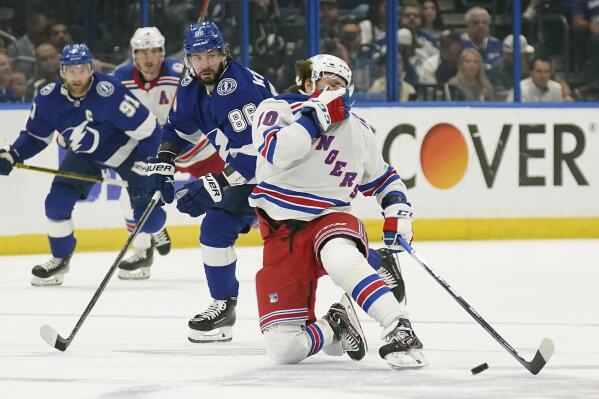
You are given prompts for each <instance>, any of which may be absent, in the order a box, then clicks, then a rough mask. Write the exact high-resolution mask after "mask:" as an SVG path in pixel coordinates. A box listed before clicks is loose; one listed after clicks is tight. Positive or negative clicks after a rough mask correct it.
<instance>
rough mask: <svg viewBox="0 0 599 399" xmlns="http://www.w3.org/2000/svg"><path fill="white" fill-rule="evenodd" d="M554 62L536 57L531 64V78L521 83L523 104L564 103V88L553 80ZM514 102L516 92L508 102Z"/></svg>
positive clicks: (509, 97) (509, 96) (543, 57)
mask: <svg viewBox="0 0 599 399" xmlns="http://www.w3.org/2000/svg"><path fill="white" fill-rule="evenodd" d="M551 69H552V62H551V59H550V58H547V57H545V56H536V57H535V58H534V59H533V60H532V62H531V64H530V77H528V78H526V79H524V80H523V81H521V82H520V93H521V98H522V102H562V101H563V92H562V86H561V85H560V84H559V83H557V82H555V81H553V80H551V73H552V71H551ZM513 100H514V90H513V89H512V90H511V91H510V94H509V95H508V101H513Z"/></svg>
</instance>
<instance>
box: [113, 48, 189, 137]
mask: <svg viewBox="0 0 599 399" xmlns="http://www.w3.org/2000/svg"><path fill="white" fill-rule="evenodd" d="M182 71H183V64H182V63H181V62H180V61H179V60H177V59H176V58H170V57H167V58H165V59H164V62H163V63H162V69H161V71H160V75H159V76H158V77H157V78H156V79H154V80H152V81H151V82H146V81H145V80H144V79H143V77H142V75H141V73H140V72H139V69H137V67H136V66H135V65H133V64H127V65H124V66H122V67H120V68H118V69H117V70H116V71H114V76H115V77H116V78H117V79H118V80H120V81H121V83H122V85H123V86H125V87H126V88H127V89H129V90H130V91H131V92H132V93H133V94H134V95H135V97H137V99H138V100H139V101H141V103H142V104H143V105H145V106H146V107H147V108H148V109H149V110H150V111H151V112H152V113H153V114H154V115H155V116H156V118H157V119H158V123H160V126H162V125H164V123H165V122H166V118H167V117H168V112H169V111H170V109H171V105H172V104H173V100H174V99H175V92H176V91H177V87H178V86H179V80H180V76H181V72H182Z"/></svg>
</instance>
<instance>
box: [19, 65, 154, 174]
mask: <svg viewBox="0 0 599 399" xmlns="http://www.w3.org/2000/svg"><path fill="white" fill-rule="evenodd" d="M54 131H56V132H58V137H57V141H58V143H59V145H61V146H63V147H69V148H70V150H71V151H73V152H74V153H76V154H79V155H82V156H85V157H88V158H89V159H90V160H92V161H93V162H95V163H96V164H98V165H100V166H102V167H112V168H115V167H118V166H120V165H121V164H122V163H123V162H124V161H125V160H126V159H127V158H129V156H130V155H131V154H135V159H138V160H141V159H145V158H147V157H150V156H155V155H156V153H157V150H158V145H159V144H160V127H159V125H158V122H157V121H156V117H155V116H154V115H152V114H151V113H150V112H149V111H148V109H147V108H146V107H145V106H143V104H141V103H140V102H139V101H138V100H137V99H136V98H135V97H134V96H133V95H131V93H130V92H129V91H128V90H127V89H125V88H123V87H122V86H121V83H120V82H119V81H118V80H117V79H115V78H114V77H113V76H110V75H105V74H101V73H94V74H93V78H92V84H91V87H90V88H89V90H88V92H87V93H86V94H85V96H84V97H82V98H73V97H71V96H70V95H69V93H68V91H67V89H66V87H65V86H64V85H63V81H62V79H58V80H56V81H55V82H52V83H50V84H48V85H46V86H44V87H43V88H42V89H41V90H40V93H39V94H38V95H37V96H36V97H35V99H34V102H33V104H32V108H31V113H30V115H29V119H28V120H27V126H26V130H24V131H22V132H21V134H20V136H19V137H18V138H17V140H16V141H15V143H14V145H13V149H14V150H15V151H16V152H17V153H18V155H19V157H20V158H21V159H22V160H25V159H27V158H30V157H32V156H34V155H35V154H37V153H38V152H40V151H41V150H43V149H44V148H45V147H46V146H47V145H48V144H49V143H50V142H51V141H52V137H53V135H54Z"/></svg>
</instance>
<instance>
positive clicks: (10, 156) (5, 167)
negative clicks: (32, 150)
mask: <svg viewBox="0 0 599 399" xmlns="http://www.w3.org/2000/svg"><path fill="white" fill-rule="evenodd" d="M18 161H19V157H18V155H17V153H16V152H15V151H14V150H13V149H12V148H11V147H10V146H7V147H4V148H0V175H3V176H8V175H9V174H10V172H11V171H12V168H13V165H14V164H15V162H18Z"/></svg>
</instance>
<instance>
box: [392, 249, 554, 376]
mask: <svg viewBox="0 0 599 399" xmlns="http://www.w3.org/2000/svg"><path fill="white" fill-rule="evenodd" d="M399 240H400V243H401V246H402V247H403V248H404V249H405V250H406V251H407V252H408V253H409V254H410V256H412V258H413V259H414V260H415V261H416V263H418V264H419V265H420V266H422V267H423V268H424V269H425V270H426V271H427V272H428V273H429V274H430V275H431V276H432V277H433V278H434V279H435V280H436V281H437V282H438V283H439V284H440V285H441V286H442V287H443V288H444V289H445V290H446V291H447V292H448V293H449V295H451V296H452V297H453V299H455V300H456V301H457V302H458V303H459V304H460V306H461V307H462V308H464V310H465V311H466V312H468V314H469V315H470V316H472V318H473V319H474V320H475V321H476V322H477V323H478V324H479V325H480V326H482V327H483V328H484V329H485V331H487V332H488V333H489V334H490V335H491V336H492V337H493V339H495V341H497V342H499V344H500V345H501V346H502V347H503V348H504V349H505V350H506V351H508V353H509V354H510V355H512V356H513V357H514V358H515V359H516V360H517V361H518V362H519V363H520V364H522V365H523V366H524V367H525V368H526V369H527V370H528V371H530V372H531V373H532V374H538V373H539V372H540V371H541V369H542V368H543V367H544V366H545V363H547V361H548V360H549V358H550V357H551V355H553V349H554V347H553V342H552V341H551V340H550V339H549V338H545V339H544V340H543V342H542V343H541V346H540V347H539V350H537V353H536V354H535V357H534V359H533V360H532V361H530V362H528V361H526V360H525V359H524V358H522V356H520V355H519V354H518V352H517V351H516V350H515V349H514V348H513V347H512V346H511V345H510V344H509V343H508V342H507V341H506V340H505V339H504V338H503V337H502V336H501V335H499V333H498V332H497V331H495V329H494V328H493V327H492V326H491V325H490V324H489V323H488V322H487V321H486V320H485V319H483V318H482V316H481V315H479V314H478V312H477V311H476V310H474V308H473V307H472V306H470V304H469V303H468V302H466V300H465V299H464V298H462V297H461V296H460V295H459V294H458V293H457V292H456V291H455V290H454V289H453V288H452V287H451V286H450V285H449V283H447V281H445V279H443V277H441V276H440V275H439V274H438V273H437V272H435V271H434V270H433V269H432V268H431V267H430V266H428V265H427V264H426V262H425V261H424V259H422V257H420V256H419V255H418V254H417V253H416V250H415V249H414V248H413V247H412V246H411V245H410V243H408V242H407V241H405V240H404V239H403V238H400V239H399Z"/></svg>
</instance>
